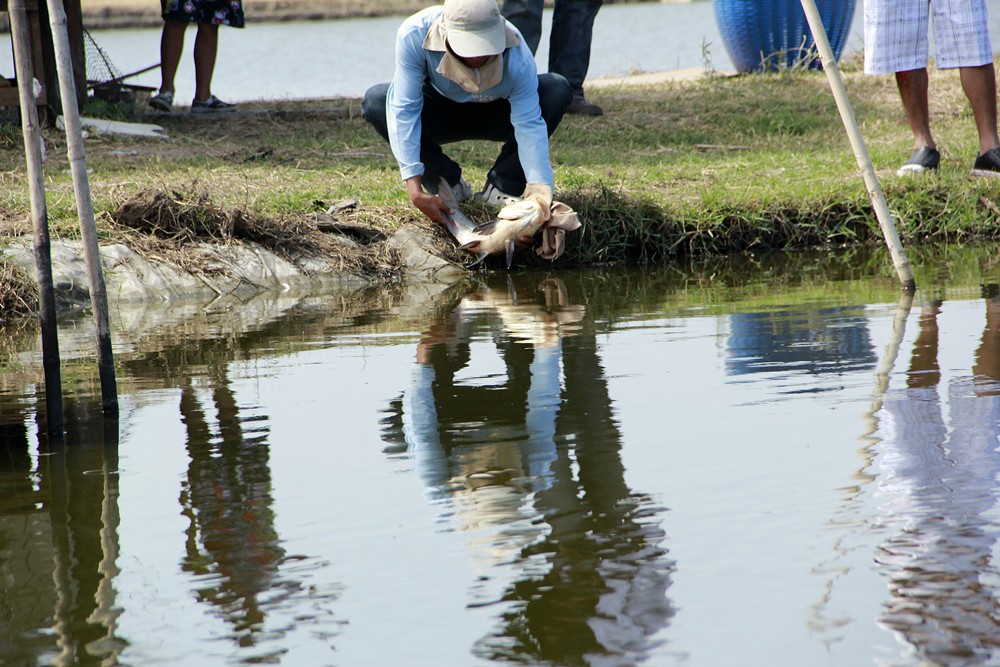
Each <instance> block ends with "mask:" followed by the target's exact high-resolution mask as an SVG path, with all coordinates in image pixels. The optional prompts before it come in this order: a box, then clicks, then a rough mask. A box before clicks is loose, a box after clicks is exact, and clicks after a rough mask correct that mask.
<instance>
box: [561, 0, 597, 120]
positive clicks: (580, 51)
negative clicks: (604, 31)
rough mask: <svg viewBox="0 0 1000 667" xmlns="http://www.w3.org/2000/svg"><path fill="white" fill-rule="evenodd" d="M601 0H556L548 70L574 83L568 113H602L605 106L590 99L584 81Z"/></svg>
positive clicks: (588, 66) (592, 114)
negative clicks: (586, 93) (584, 91)
mask: <svg viewBox="0 0 1000 667" xmlns="http://www.w3.org/2000/svg"><path fill="white" fill-rule="evenodd" d="M601 4H602V0H556V3H555V9H554V10H553V12H552V34H551V35H550V36H549V71H550V72H555V73H557V74H562V75H563V76H564V77H566V80H567V81H569V83H570V85H571V86H572V87H573V101H572V102H570V105H569V108H568V109H567V110H566V112H567V113H573V114H580V115H584V116H600V115H602V114H603V113H604V110H603V109H602V108H601V107H599V106H598V105H596V104H594V103H592V102H589V101H587V98H586V97H585V96H584V93H583V82H584V80H585V79H586V78H587V71H588V70H589V69H590V44H591V42H592V41H593V37H594V19H596V18H597V12H598V11H599V10H600V9H601Z"/></svg>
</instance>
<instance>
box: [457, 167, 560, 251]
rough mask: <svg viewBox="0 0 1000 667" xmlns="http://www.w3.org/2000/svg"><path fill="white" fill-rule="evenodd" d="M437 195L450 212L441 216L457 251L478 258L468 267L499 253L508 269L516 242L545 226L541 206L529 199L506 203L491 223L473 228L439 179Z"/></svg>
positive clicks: (475, 225) (529, 236) (532, 234)
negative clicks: (504, 259) (456, 244)
mask: <svg viewBox="0 0 1000 667" xmlns="http://www.w3.org/2000/svg"><path fill="white" fill-rule="evenodd" d="M438 196H439V197H441V199H442V200H444V203H446V204H448V208H450V209H451V214H447V213H446V214H445V215H444V221H445V228H446V229H447V230H448V233H449V234H451V235H452V236H453V237H455V240H456V241H457V242H458V247H459V248H460V249H462V250H467V251H469V252H472V253H475V254H476V255H477V257H478V259H476V261H475V262H473V263H472V264H470V265H469V268H472V267H473V266H476V265H477V264H479V263H480V262H482V261H483V260H484V259H486V257H488V256H489V255H493V254H497V253H501V252H503V253H506V255H507V268H508V269H509V268H510V265H511V263H512V262H513V260H514V250H515V248H516V245H517V241H518V240H520V239H522V238H531V237H532V236H534V235H535V234H536V233H538V230H539V229H541V227H542V225H543V224H544V223H545V221H544V220H543V219H542V206H541V204H539V203H538V202H536V201H535V200H533V199H520V200H518V201H515V202H513V203H511V204H507V205H506V206H504V207H503V208H502V209H500V212H499V213H498V214H497V218H496V219H495V220H490V221H489V222H484V223H483V224H481V225H477V224H475V223H474V222H472V220H470V219H469V217H468V216H466V215H465V214H464V213H462V209H461V208H460V207H459V205H458V201H457V199H456V197H455V193H454V192H453V191H452V189H451V186H450V185H448V182H447V181H446V180H445V179H443V178H442V179H441V181H440V184H439V186H438Z"/></svg>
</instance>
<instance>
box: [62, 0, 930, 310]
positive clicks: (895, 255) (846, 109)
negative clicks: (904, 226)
mask: <svg viewBox="0 0 1000 667" xmlns="http://www.w3.org/2000/svg"><path fill="white" fill-rule="evenodd" d="M50 1H51V0H50ZM801 2H802V9H803V10H804V11H805V13H806V20H807V21H808V22H809V29H810V30H811V31H812V34H813V41H815V42H816V48H817V50H819V56H820V59H821V61H822V62H823V70H824V71H825V72H826V78H827V81H829V82H830V88H831V89H832V90H833V97H834V99H835V100H836V101H837V109H839V110H840V118H841V120H843V121H844V127H845V128H846V129H847V136H848V138H849V139H850V140H851V148H853V149H854V157H855V158H857V160H858V167H860V168H861V175H862V176H863V177H864V179H865V185H866V186H867V187H868V196H869V197H870V198H871V200H872V205H873V206H874V207H875V216H876V217H877V218H878V223H879V226H880V227H881V228H882V236H883V237H884V238H885V243H886V245H887V246H888V247H889V254H891V255H892V263H893V266H895V267H896V273H897V274H898V275H899V282H900V283H901V284H902V287H903V289H904V290H907V291H910V292H912V291H914V290H915V289H916V288H917V283H916V281H914V280H913V272H912V271H911V270H910V262H909V260H907V259H906V253H905V252H904V251H903V244H902V243H901V242H900V240H899V235H898V234H897V233H896V224H895V223H894V222H893V219H892V213H891V212H890V211H889V205H888V204H886V202H885V194H884V193H883V192H882V186H881V185H880V184H879V181H878V176H877V175H876V174H875V167H874V166H873V165H872V160H871V157H869V155H868V148H867V146H865V140H864V138H863V137H862V136H861V130H860V129H859V128H858V121H857V120H856V119H855V117H854V110H853V109H852V108H851V102H850V100H849V99H847V90H846V89H845V88H844V80H843V78H841V76H840V68H839V67H837V59H836V58H834V57H833V49H832V48H830V40H829V38H828V37H827V35H826V28H825V27H824V26H823V19H822V18H820V15H819V10H818V9H816V1H815V0H801Z"/></svg>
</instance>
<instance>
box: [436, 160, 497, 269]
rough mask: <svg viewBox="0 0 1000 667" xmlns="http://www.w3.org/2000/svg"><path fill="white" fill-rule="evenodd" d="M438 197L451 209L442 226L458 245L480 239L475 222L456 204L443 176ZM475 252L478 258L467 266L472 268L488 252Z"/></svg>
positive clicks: (467, 244)
mask: <svg viewBox="0 0 1000 667" xmlns="http://www.w3.org/2000/svg"><path fill="white" fill-rule="evenodd" d="M438 197H440V198H441V199H442V200H443V201H444V203H445V204H447V205H448V208H450V209H451V213H450V214H448V213H445V214H444V226H445V229H447V230H448V233H449V234H451V235H452V236H453V237H454V238H455V240H456V241H457V242H458V244H459V247H463V246H469V245H472V244H475V243H476V242H478V241H480V240H482V237H481V236H480V235H479V234H477V233H476V231H475V229H476V227H477V225H476V223H474V222H473V221H472V220H470V219H469V217H468V216H467V215H465V214H464V213H462V209H461V208H460V207H459V205H458V200H457V198H456V197H455V193H454V191H452V189H451V186H450V185H449V184H448V181H446V180H445V179H443V178H442V179H441V182H440V184H439V185H438ZM473 252H475V251H473ZM476 254H477V255H479V258H478V259H477V260H476V261H475V262H473V263H472V264H470V265H469V267H468V268H472V267H473V266H475V265H476V264H479V263H480V262H482V261H483V260H484V259H486V256H487V254H488V253H485V252H483V253H476Z"/></svg>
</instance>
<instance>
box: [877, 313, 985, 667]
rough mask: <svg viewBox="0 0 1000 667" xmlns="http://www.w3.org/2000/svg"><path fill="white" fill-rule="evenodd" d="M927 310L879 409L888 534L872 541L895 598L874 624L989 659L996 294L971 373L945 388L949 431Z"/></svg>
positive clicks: (953, 658) (923, 649)
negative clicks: (898, 393) (897, 391)
mask: <svg viewBox="0 0 1000 667" xmlns="http://www.w3.org/2000/svg"><path fill="white" fill-rule="evenodd" d="M939 312H940V305H939V304H934V305H931V306H927V307H925V308H924V309H923V312H922V313H921V316H920V332H919V335H918V337H917V340H916V342H915V345H914V350H913V357H912V360H911V363H910V369H909V372H908V374H907V390H906V394H905V396H902V397H894V398H887V400H886V401H885V404H884V409H883V412H882V415H881V429H882V432H883V434H884V437H883V440H882V450H883V452H884V454H883V457H882V474H881V477H880V482H879V490H880V492H881V493H882V494H884V495H889V496H890V497H891V500H890V501H889V502H887V503H886V504H884V505H883V506H882V507H881V512H882V515H883V517H882V520H883V522H884V523H885V524H887V525H889V526H891V527H892V528H894V529H896V531H897V532H896V533H895V534H894V535H893V536H892V537H891V538H890V539H889V540H887V541H886V542H885V543H884V544H883V545H882V546H881V547H880V549H879V554H878V557H877V560H878V563H879V565H880V567H881V569H882V571H883V573H884V574H886V575H887V576H888V577H889V580H890V583H889V591H890V594H891V598H890V599H889V600H888V601H887V602H886V603H885V606H884V610H883V613H882V615H881V617H880V619H879V621H880V623H882V624H883V625H885V626H886V627H888V628H891V629H892V630H894V631H896V632H897V633H899V636H900V638H901V639H903V640H904V641H906V642H907V643H908V644H909V645H910V646H912V647H913V649H914V650H915V651H916V652H917V654H918V656H919V657H920V659H921V660H926V661H928V662H929V663H933V664H935V665H982V664H987V663H988V664H994V663H995V661H996V660H997V659H998V658H1000V652H998V649H1000V632H998V624H1000V607H998V604H997V599H996V596H997V590H996V589H995V588H994V587H992V586H991V585H990V584H989V579H991V578H993V576H995V573H994V567H993V565H992V564H991V561H992V556H993V548H994V545H995V543H996V533H997V527H996V525H995V524H994V522H993V521H991V520H989V519H988V518H987V517H985V516H984V514H985V513H986V512H989V511H990V510H991V509H992V508H993V507H994V506H995V504H996V483H997V474H998V473H1000V453H998V452H997V447H998V444H1000V442H998V436H1000V300H998V298H997V297H996V296H992V297H991V298H988V299H987V300H986V327H985V330H984V332H983V336H982V339H981V341H980V345H979V348H978V350H977V352H976V356H975V362H974V365H973V368H972V375H971V376H963V377H958V378H956V379H955V380H954V381H952V382H951V383H949V387H948V407H949V411H950V417H951V419H950V432H949V427H948V425H947V424H946V423H945V420H944V418H943V416H942V405H941V398H940V395H939V392H938V385H939V382H940V379H941V370H940V367H939V365H938V327H937V316H938V313H939Z"/></svg>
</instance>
